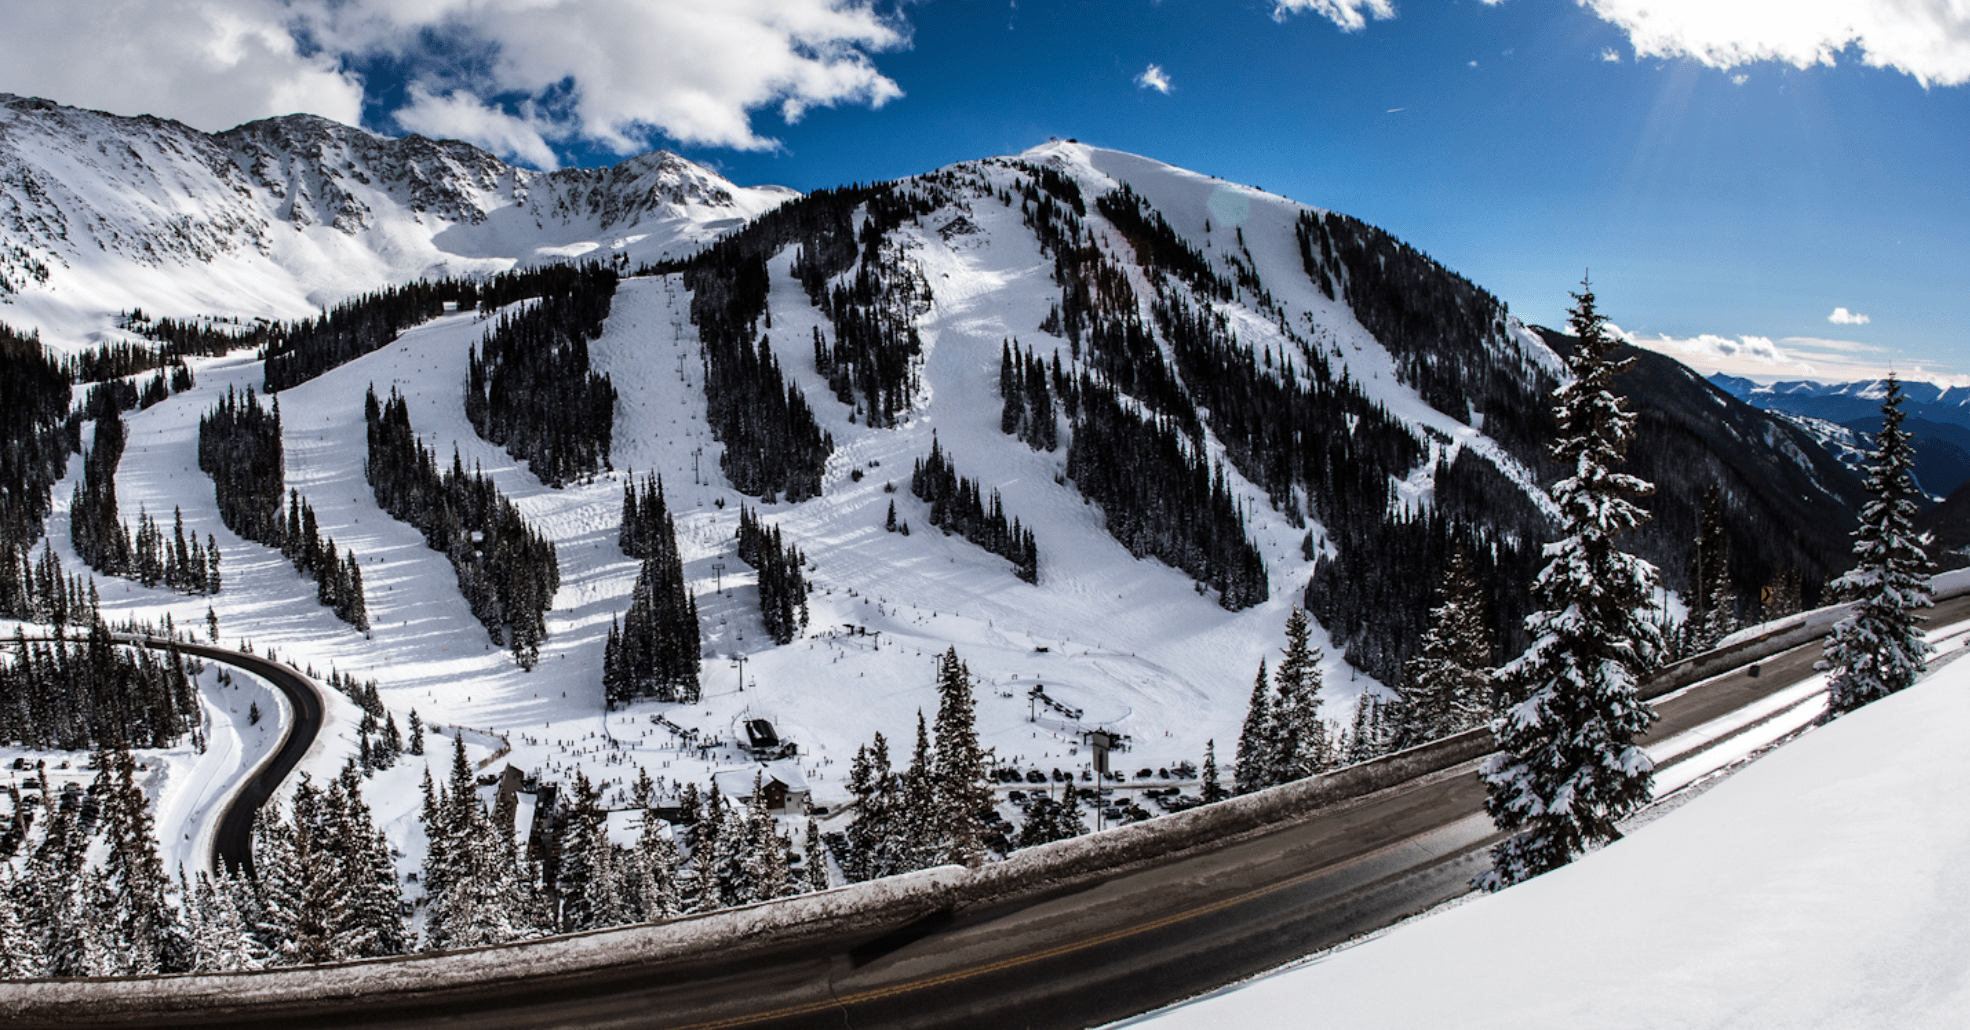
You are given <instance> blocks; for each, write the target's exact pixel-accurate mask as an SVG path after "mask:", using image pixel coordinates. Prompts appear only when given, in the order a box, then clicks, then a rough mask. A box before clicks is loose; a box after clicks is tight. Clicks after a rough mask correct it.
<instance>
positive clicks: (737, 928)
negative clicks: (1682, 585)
mask: <svg viewBox="0 0 1970 1030" xmlns="http://www.w3.org/2000/svg"><path fill="white" fill-rule="evenodd" d="M1964 594H1970V581H1965V582H1962V583H1952V584H1951V585H1950V588H1948V589H1946V590H1939V591H1938V593H1937V598H1938V600H1943V599H1947V598H1953V597H1957V596H1962V595H1964ZM1843 614H1844V608H1843V607H1842V606H1835V607H1832V608H1825V609H1819V610H1817V611H1815V612H1811V613H1807V614H1806V615H1805V616H1804V617H1796V618H1795V619H1792V620H1787V621H1786V622H1785V623H1783V624H1781V625H1779V626H1777V627H1775V628H1773V629H1772V630H1771V631H1769V632H1766V633H1763V634H1760V635H1759V636H1756V637H1753V638H1751V639H1748V640H1742V641H1738V642H1736V643H1733V644H1731V645H1730V646H1728V647H1723V648H1718V649H1716V650H1713V651H1708V652H1705V653H1703V654H1699V655H1694V656H1692V657H1690V658H1687V659H1684V660H1682V661H1680V662H1677V663H1675V664H1673V665H1671V666H1669V667H1667V668H1665V669H1663V670H1661V671H1659V672H1657V673H1656V674H1654V675H1652V676H1650V677H1649V678H1648V679H1647V680H1646V681H1645V682H1644V683H1643V684H1642V686H1641V687H1640V689H1639V691H1638V693H1640V694H1641V695H1642V696H1643V697H1644V698H1645V699H1650V700H1653V699H1656V698H1660V697H1663V696H1665V695H1668V694H1670V693H1673V692H1675V691H1677V690H1680V689H1682V688H1683V687H1686V686H1689V685H1691V684H1693V683H1697V682H1700V681H1702V680H1704V679H1707V678H1709V677H1711V676H1714V675H1717V674H1719V673H1722V672H1726V671H1729V670H1730V669H1734V668H1736V667H1737V666H1739V665H1742V664H1744V663H1746V662H1752V661H1761V660H1763V659H1764V658H1768V657H1771V656H1774V655H1778V654H1782V653H1784V652H1786V651H1789V650H1791V649H1793V648H1795V647H1798V646H1799V645H1801V644H1804V643H1808V642H1810V641H1812V640H1814V639H1817V638H1819V637H1824V636H1825V635H1827V634H1828V633H1829V632H1830V631H1831V629H1832V626H1833V624H1834V623H1835V622H1837V621H1838V619H1839V618H1840V617H1841V616H1842V615H1843ZM1491 743H1492V738H1491V734H1490V731H1489V729H1488V728H1483V727H1480V728H1477V729H1473V730H1468V731H1465V732H1463V733H1458V734H1455V735H1453V736H1449V737H1445V738H1442V739H1440V740H1435V741H1431V742H1429V743H1426V744H1422V745H1418V746H1417V747H1413V748H1409V749H1407V750H1404V751H1400V752H1396V753H1395V754H1391V755H1385V756H1382V757H1380V758H1376V759H1373V760H1371V761H1367V762H1362V763H1359V764H1357V765H1352V766H1348V767H1346V768H1342V769H1337V770H1334V771H1332V772H1329V773H1325V774H1322V775H1319V776H1314V777H1310V778H1308V779H1305V780H1300V781H1297V782H1294V783H1288V784H1283V785H1280V786H1277V787H1272V788H1269V789H1266V790H1263V791H1258V792H1256V793H1253V794H1248V795H1245V796H1243V797H1238V798H1233V799H1230V800H1228V801H1225V802H1221V803H1219V804H1214V805H1205V806H1202V807H1199V808H1193V809H1189V810H1187V811H1183V812H1178V813H1174V814H1171V815H1166V816H1161V817H1159V818H1156V819H1151V820H1148V821H1146V822H1140V823H1131V824H1128V825H1125V826H1120V827H1116V828H1113V829H1110V830H1107V831H1104V832H1101V833H1096V834H1090V835H1088V836H1084V837H1077V838H1073V839H1070V840H1065V841H1058V842H1055V843H1053V844H1047V845H1042V846H1040V847H1035V848H1029V849H1026V850H1023V851H1019V852H1015V853H1014V854H1012V855H1011V856H1009V857H1008V858H1007V859H1006V860H1005V861H1003V862H993V863H990V864H986V865H982V866H979V867H976V868H964V867H958V866H939V867H936V868H933V869H926V870H922V871H919V872H916V873H910V874H906V875H903V876H898V877H890V878H887V879H884V880H876V881H870V882H867V883H859V884H851V885H849V886H846V887H838V888H834V889H832V890H827V891H821V892H818V893H814V894H805V895H800V896H797V897H793V898H786V899H780V900H777V901H771V902H762V903H759V904H755V905H750V906H745V907H742V908H735V909H725V910H721V911H718V912H712V913H707V914H704V915H698V916H689V917H685V918H682V919H678V920H673V921H671V922H667V923H658V924H646V925H640V926H631V927H620V928H614V929H609V930H597V931H591V932H588V933H583V934H568V935H562V936H558V937H550V938H545V939H542V940H537V941H527V942H520V943H514V944H506V945H498V946H494V947H489V948H480V949H474V950H467V951H458V952H450V953H440V954H433V955H407V956H399V957H394V958H387V959H370V960H365V961H359V962H347V963H339V964H333V965H326V966H309V967H298V968H284V969H273V970H264V971H258V972H251V973H224V974H194V975H182V976H172V977H155V978H129V979H120V980H98V981H73V980H71V981H25V982H17V983H13V984H9V985H8V991H7V992H5V993H4V994H0V1022H15V1021H19V1022H27V1021H33V1022H35V1023H40V1024H46V1025H59V1024H60V1023H62V1022H63V1021H67V1020H87V1021H92V1022H113V1023H128V1025H133V1026H135V1025H141V1023H142V1022H143V1020H144V1018H145V1017H146V1015H147V1014H151V1013H158V1012H169V1013H171V1014H173V1016H174V1017H180V1018H182V1017H187V1016H189V1015H192V1014H200V1013H203V1014H209V1015H210V1016H211V1018H212V1019H214V1020H215V1021H217V1020H223V1019H229V1018H230V1019H239V1018H245V1017H246V1016H248V1015H250V1016H251V1017H252V1018H255V1019H259V1020H275V1019H279V1018H280V1017H281V1015H282V1013H283V1012H284V1011H288V1010H293V1011H299V1010H301V1009H303V1008H306V1009H309V1010H318V1009H319V1008H320V1007H322V1006H325V1005H335V1004H340V1003H343V1002H346V1003H347V1004H349V1005H350V1006H352V1011H353V1006H357V1005H359V1004H361V1003H362V1002H363V1001H364V1000H371V1001H373V1000H375V999H377V998H378V997H381V996H394V997H397V998H399V999H402V1000H406V1001H408V1000H411V999H417V1000H419V1001H421V1002H423V1003H426V1004H432V1003H442V999H444V998H446V997H459V998H463V997H467V996H469V995H470V994H471V993H472V992H474V991H478V990H484V989H486V988H487V987H488V986H489V985H493V984H497V983H509V982H512V981H513V980H514V979H515V978H516V977H525V978H530V979H531V978H538V977H555V976H568V977H579V976H581V975H582V974H583V973H584V972H586V971H593V970H596V969H598V968H604V967H613V968H618V969H621V968H637V969H654V968H657V967H661V966H663V965H666V964H669V963H677V962H688V961H692V960H694V959H703V958H705V957H707V956H714V955H715V956H717V957H718V958H720V959H721V960H726V961H737V960H743V959H744V958H745V957H746V956H748V955H756V954H757V955H763V954H766V953H769V952H772V951H776V950H781V949H786V948H790V947H799V946H805V945H811V944H818V943H820V942H825V941H830V940H838V939H847V938H853V937H854V936H856V935H860V934H868V933H873V932H878V931H880V930H882V929H884V928H886V927H893V926H896V925H900V924H903V923H907V922H910V921H912V920H915V919H918V918H921V917H924V916H927V915H931V914H933V913H938V912H950V911H957V910H966V909H976V908H982V907H986V906H991V905H999V904H1005V903H1008V902H1011V901H1016V900H1019V899H1022V898H1035V897H1040V896H1044V895H1047V894H1051V893H1054V892H1057V891H1062V890H1069V889H1074V888H1077V887H1084V886H1090V885H1092V884H1094V883H1098V882H1100V881H1102V880H1106V879H1109V878H1112V877H1114V876H1117V875H1120V874H1123V873H1127V872H1130V871H1133V870H1137V869H1141V868H1144V867H1146V866H1148V865H1150V864H1153V863H1157V862H1163V861H1167V860H1169V859H1170V858H1172V857H1174V856H1177V855H1180V854H1183V853H1185V852H1189V851H1193V850H1198V849H1204V848H1215V847H1219V846H1222V845H1224V844H1226V843H1229V842H1232V841H1235V840H1238V839H1243V838H1249V837H1252V836H1257V835H1259V834H1262V833H1264V832H1266V831H1268V830H1270V829H1273V828H1276V827H1278V826H1280V825H1282V824H1285V823H1289V822H1293V821H1297V820H1302V819H1306V818H1309V817H1312V816H1314V815H1316V814H1318V813H1321V812H1323V811H1328V810H1332V809H1334V808H1336V807H1338V806H1342V805H1346V804H1349V803H1351V802H1354V801H1357V800H1359V799H1363V798H1366V797H1368V796H1369V795H1372V794H1375V793H1377V792H1379V791H1382V790H1385V789H1387V788H1389V787H1393V786H1396V785H1399V784H1403V783H1408V782H1411V781H1415V780H1418V779H1421V778H1424V777H1428V776H1433V775H1446V774H1450V773H1452V772H1453V771H1455V770H1457V769H1459V768H1460V767H1462V766H1464V765H1466V764H1467V763H1469V762H1472V761H1474V760H1476V759H1478V758H1481V757H1483V756H1484V755H1485V754H1488V753H1489V752H1490V751H1491Z"/></svg>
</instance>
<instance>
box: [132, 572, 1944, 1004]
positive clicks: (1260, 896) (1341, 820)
mask: <svg viewBox="0 0 1970 1030" xmlns="http://www.w3.org/2000/svg"><path fill="white" fill-rule="evenodd" d="M1966 618H1970V597H1964V598H1958V599H1955V600H1951V601H1947V602H1944V603H1942V604H1940V605H1938V606H1937V608H1936V609H1935V610H1933V611H1932V613H1931V615H1930V621H1931V624H1932V625H1944V624H1948V623H1952V622H1957V621H1961V620H1964V619H1966ZM1819 653H1820V645H1819V643H1818V642H1817V641H1815V642H1812V643H1808V644H1805V645H1803V646H1801V647H1798V648H1795V649H1794V650H1792V651H1788V652H1785V653H1783V654H1781V655H1778V656H1775V657H1773V658H1769V659H1766V660H1765V661H1762V662H1760V663H1758V664H1757V666H1756V672H1755V673H1754V672H1753V671H1751V669H1750V668H1749V667H1747V668H1745V669H1740V670H1738V671H1735V672H1733V673H1730V674H1728V675H1724V676H1720V677H1718V678H1716V679H1714V680H1711V681H1708V682H1705V683H1703V684H1700V685H1697V686H1694V687H1691V688H1689V689H1687V690H1685V691H1682V692H1680V693H1677V694H1674V695H1671V696H1669V697H1667V698H1665V699H1663V700H1662V701H1660V702H1658V703H1657V705H1656V708H1657V711H1658V712H1659V714H1660V716H1661V718H1660V720H1659V721H1658V722H1657V724H1656V726H1655V727H1654V728H1653V730H1652V731H1651V733H1650V734H1649V738H1648V739H1650V740H1666V739H1668V738H1669V737H1671V736H1674V735H1675V734H1678V733H1681V732H1683V731H1685V730H1688V729H1692V728H1695V727H1698V726H1701V725H1704V724H1705V723H1708V722H1710V721H1711V720H1713V719H1716V718H1719V717H1721V716H1724V715H1728V714H1729V713H1731V712H1733V711H1736V710H1737V709H1739V708H1742V707H1744V706H1746V705H1748V704H1751V703H1754V702H1756V701H1758V700H1760V699H1762V698H1765V697H1767V696H1769V695H1771V694H1774V693H1776V692H1778V691H1780V690H1782V689H1784V688H1786V687H1788V686H1791V685H1793V684H1796V683H1798V682H1799V681H1800V680H1803V679H1805V678H1806V677H1808V676H1810V675H1811V674H1812V663H1813V662H1814V660H1815V659H1817V658H1818V657H1819ZM256 671H259V670H256ZM1474 769H1475V763H1467V764H1465V765H1463V766H1459V767H1457V768H1454V769H1449V770H1445V771H1443V772H1440V773H1435V774H1432V775H1429V776H1425V777H1421V778H1419V779H1416V780H1413V781H1410V782H1408V783H1405V784H1402V785H1399V786H1396V787H1393V788H1390V789H1388V790H1384V791H1381V792H1378V793H1376V794H1372V795H1369V796H1367V797H1364V798H1360V799H1356V800H1354V801H1352V802H1349V803H1346V804H1343V805H1340V806H1337V807H1335V808H1332V809H1328V810H1325V811H1323V812H1321V813H1320V814H1319V815H1318V816H1316V817H1315V818H1312V819H1309V820H1306V821H1304V822H1299V823H1295V824H1291V825H1285V826H1280V827H1278V828H1276V829H1273V830H1270V831H1268V832H1265V833H1263V834H1261V835H1258V836H1255V837H1250V838H1246V839H1243V840H1239V841H1236V842H1233V843H1230V844H1228V845H1226V846H1224V847H1221V848H1217V849H1215V850H1210V851H1206V852H1202V853H1196V854H1191V855H1187V856H1183V857H1181V858H1179V859H1176V860H1173V861H1170V862H1167V863H1164V864H1161V865H1157V866H1155V867H1152V868H1148V869H1142V870H1138V871H1135V872H1130V873H1126V874H1122V875H1118V876H1116V877H1114V878H1112V879H1110V880H1107V881H1105V882H1102V883H1100V884H1097V885H1095V886H1093V887H1089V888H1085V889H1078V890H1073V891H1068V892H1064V893H1062V894H1060V895H1058V896H1054V897H1048V898H1043V899H1040V900H1037V901H1031V902H1026V903H1022V904H1018V905H1014V906H1007V907H1003V908H1000V909H995V910H988V911H976V912H957V913H950V914H947V915H946V916H944V917H941V918H938V919H933V920H931V921H928V922H927V923H926V924H924V925H920V926H916V927H908V928H903V929H901V930H899V931H896V932H893V933H891V934H889V935H888V936H886V937H883V938H877V939H872V940H871V939H863V940H851V941H839V942H836V943H834V944H832V945H829V946H826V947H820V948H815V947H807V948H801V949H788V950H786V951H783V952H778V953H767V954H764V955H760V954H755V955H753V956H752V957H751V958H750V959H749V960H747V961H745V962H743V963H738V962H727V963H720V962H718V961H716V960H710V961H706V962H701V963H697V964H693V965H667V966H661V967H654V966H651V967H629V966H617V967H611V968H603V969H595V970H590V971H588V972H584V973H581V974H578V975H570V976H565V977H557V978H552V979H549V978H540V977H535V978H521V977H516V978H515V979H514V980H512V981H510V982H507V983H504V984H492V985H476V986H474V987H473V988H472V989H471V990H470V991H469V992H456V993H454V992H444V993H441V994H433V995H426V996H423V997H418V998H395V999H370V1000H369V1002H368V1003H367V1004H365V1005H364V1006H363V1007H362V1009H361V1010H360V1011H359V1012H351V1011H347V1010H326V1011H318V1012H305V1011H295V1010H293V1009H288V1010H287V1011H284V1012H283V1013H282V1018H281V1020H280V1021H281V1023H282V1024H283V1025H284V1026H289V1027H295V1028H299V1027H306V1026H334V1025H361V1026H366V1027H406V1028H408V1027H434V1026H445V1027H471V1028H521V1027H525V1028H536V1027H582V1028H605V1027H606V1028H630V1027H636V1028H645V1027H648V1028H657V1027H664V1028H692V1030H728V1028H739V1027H747V1028H772V1030H791V1028H808V1027H829V1028H840V1027H854V1028H857V1030H863V1028H870V1027H884V1028H915V1027H940V1028H952V1027H956V1028H970V1027H977V1028H992V1030H1004V1028H1018V1027H1025V1028H1045V1030H1076V1028H1082V1027H1088V1026H1095V1025H1099V1024H1102V1023H1105V1022H1109V1021H1113V1020H1117V1019H1122V1018H1125V1017H1128V1016H1131V1015H1135V1014H1138V1013H1141V1012H1145V1011H1149V1010H1151V1009H1155V1008H1158V1007H1160V1006H1162V1005H1165V1004H1168V1003H1170V1002H1174V1001H1177V1000H1180V999H1182V998H1186V997H1190V996H1193V995H1196V994H1199V993H1202V992H1205V991H1209V990H1212V989H1215V988H1217V987H1219V986H1222V985H1224V984H1227V983H1231V982H1234V981H1236V980H1239V979H1241V978H1244V977H1246V976H1250V975H1253V974H1255V973H1259V972H1263V971H1265V970H1267V969H1271V968H1274V967H1277V966H1279V965H1281V964H1283V963H1285V962H1289V961H1291V960H1293V959H1295V958H1298V957H1300V956H1302V955H1305V954H1308V953H1310V952H1313V951H1317V950H1320V949H1322V948H1326V947H1329V946H1332V945H1335V944H1339V943H1342V942H1344V941H1346V940H1348V939H1350V938H1352V937H1355V936H1357V935H1359V934H1361V933H1364V932H1367V931H1370V930H1374V929H1377V928H1380V927H1383V926H1387V925H1389V924H1391V923H1393V922H1395V921H1397V920H1399V919H1401V918H1403V917H1405V916H1407V915H1410V914H1413V913H1416V912H1420V911H1423V910H1425V909H1428V908H1430V907H1432V906H1434V905H1436V904H1438V903H1439V902H1441V901H1444V900H1447V899H1449V898H1451V897H1455V896H1456V895H1458V894H1461V893H1463V892H1464V891H1465V890H1467V889H1468V888H1467V884H1468V883H1469V882H1470V880H1471V878H1472V877H1474V876H1475V875H1477V874H1478V873H1480V872H1482V871H1483V870H1484V869H1485V868H1486V866H1487V864H1488V859H1487V855H1486V850H1487V848H1488V847H1489V845H1490V844H1492V843H1493V842H1494V841H1495V840H1496V839H1497V833H1496V831H1495V830H1494V829H1493V827H1492V826H1491V823H1490V820H1489V819H1488V818H1486V817H1485V816H1484V814H1483V804H1484V788H1483V786H1482V784H1481V783H1480V782H1479V781H1478V779H1477V777H1476V776H1475V775H1473V772H1474ZM1311 1015H1312V1014H1311V1013H1310V1016H1311ZM207 1023H208V1025H210V1023H209V1020H208V1021H207ZM150 1025H178V1024H175V1023H171V1022H169V1017H168V1016H167V1017H165V1018H163V1019H160V1020H157V1021H154V1022H151V1023H150Z"/></svg>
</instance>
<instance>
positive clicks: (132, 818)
mask: <svg viewBox="0 0 1970 1030" xmlns="http://www.w3.org/2000/svg"><path fill="white" fill-rule="evenodd" d="M97 765H98V768H99V769H100V770H101V773H100V774H99V775H100V780H99V786H100V787H101V793H102V794H103V796H104V800H105V804H104V806H103V837H104V839H105V843H106V844H108V846H109V854H108V856H107V857H106V859H105V860H104V863H103V873H104V876H105V878H106V880H107V883H108V886H109V889H110V893H111V895H112V896H113V897H114V898H115V899H116V907H115V910H114V916H113V921H112V924H111V926H110V927H109V928H108V929H110V930H111V932H112V933H113V934H114V936H115V938H116V940H118V941H119V942H120V944H121V947H120V948H119V949H118V955H119V959H120V963H121V968H122V971H124V972H127V973H131V974H135V975H140V976H148V975H152V974H156V973H170V972H177V971H179V970H181V969H183V968H184V967H185V965H186V964H187V961H188V960H187V958H186V942H185V939H184V928H183V927H182V926H180V925H179V923H178V913H177V910H176V909H175V908H173V907H172V905H171V903H170V902H169V901H168V900H167V899H166V893H167V892H168V891H169V890H170V880H169V878H167V877H166V876H165V873H164V863H163V862H162V861H161V860H160V859H159V858H158V855H157V838H156V837H155V836H154V835H153V834H152V833H151V818H150V805H149V802H148V800H147V799H146V798H145V797H144V792H143V790H142V789H141V788H139V787H138V786H137V785H136V779H135V776H136V765H137V763H136V761H135V760H134V759H132V758H131V757H130V752H129V751H128V750H127V749H125V748H124V747H122V746H121V745H120V744H119V745H116V746H113V747H111V748H109V749H107V750H104V751H101V752H98V753H97Z"/></svg>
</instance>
